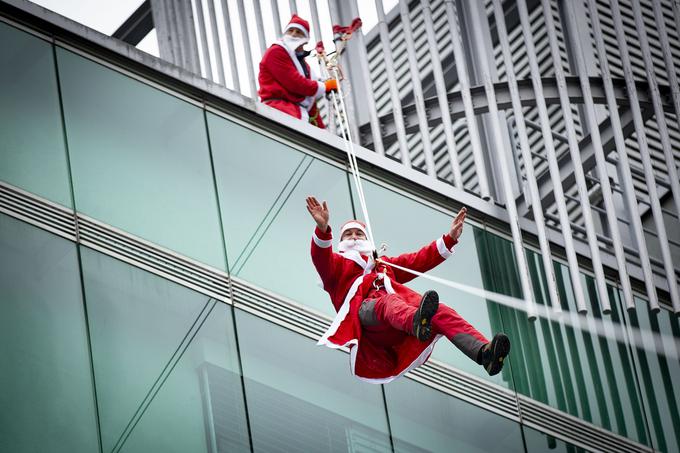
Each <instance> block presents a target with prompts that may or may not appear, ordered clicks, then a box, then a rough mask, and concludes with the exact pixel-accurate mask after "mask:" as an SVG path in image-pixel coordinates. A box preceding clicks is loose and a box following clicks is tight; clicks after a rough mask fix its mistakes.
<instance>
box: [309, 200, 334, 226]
mask: <svg viewBox="0 0 680 453" xmlns="http://www.w3.org/2000/svg"><path fill="white" fill-rule="evenodd" d="M307 211H309V214H310V215H311V216H312V218H313V219H314V221H315V222H316V226H317V227H319V229H320V230H321V231H323V232H324V233H325V232H326V230H327V229H328V219H329V217H330V215H329V213H328V205H327V204H326V202H325V201H324V202H323V204H321V203H319V201H318V200H317V199H316V198H314V197H307Z"/></svg>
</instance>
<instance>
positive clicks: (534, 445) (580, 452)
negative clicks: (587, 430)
mask: <svg viewBox="0 0 680 453" xmlns="http://www.w3.org/2000/svg"><path fill="white" fill-rule="evenodd" d="M522 431H524V442H525V443H526V450H527V453H542V452H546V451H549V452H550V453H553V452H554V453H585V452H586V451H588V450H584V449H583V448H579V447H576V446H574V445H571V444H569V443H567V442H564V441H563V440H559V439H556V438H554V437H553V436H550V435H548V434H544V433H542V432H540V431H536V430H535V429H531V428H528V427H526V426H524V425H523V426H522Z"/></svg>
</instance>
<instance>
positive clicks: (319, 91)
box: [314, 82, 326, 99]
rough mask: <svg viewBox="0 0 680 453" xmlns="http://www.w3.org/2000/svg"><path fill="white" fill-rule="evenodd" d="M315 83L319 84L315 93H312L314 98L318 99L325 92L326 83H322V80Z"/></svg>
mask: <svg viewBox="0 0 680 453" xmlns="http://www.w3.org/2000/svg"><path fill="white" fill-rule="evenodd" d="M316 83H318V84H319V88H317V89H316V94H315V95H314V99H318V98H320V97H321V96H323V95H324V94H325V93H326V84H325V83H323V82H316Z"/></svg>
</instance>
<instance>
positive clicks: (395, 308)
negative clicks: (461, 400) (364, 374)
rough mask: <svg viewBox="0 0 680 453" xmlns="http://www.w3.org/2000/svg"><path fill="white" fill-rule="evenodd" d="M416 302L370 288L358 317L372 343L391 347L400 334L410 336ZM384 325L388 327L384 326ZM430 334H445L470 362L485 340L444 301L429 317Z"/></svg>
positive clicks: (485, 342)
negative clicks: (430, 318) (430, 322)
mask: <svg viewBox="0 0 680 453" xmlns="http://www.w3.org/2000/svg"><path fill="white" fill-rule="evenodd" d="M414 295H415V294H414ZM419 305H420V298H418V297H408V298H404V297H402V296H401V295H399V294H388V293H387V292H386V291H384V290H373V291H371V292H370V293H369V294H368V296H367V298H366V300H364V302H363V303H362V304H361V308H360V310H359V319H360V320H361V325H362V327H363V328H364V331H365V332H366V333H367V334H368V336H370V337H371V339H372V341H373V342H375V343H378V344H383V345H385V346H391V345H392V344H393V343H394V342H395V341H399V340H398V338H399V337H400V336H401V335H403V333H406V334H408V335H413V316H414V315H415V313H416V311H417V310H418V307H419ZM388 326H389V327H392V329H385V327H388ZM394 329H396V330H397V331H399V333H398V334H397V332H394ZM395 334H396V335H395ZM432 334H433V335H443V336H445V337H446V338H448V339H449V340H450V341H451V342H452V343H453V344H454V345H455V346H456V347H457V348H458V349H460V350H461V351H462V352H463V353H464V354H465V355H467V356H468V357H470V358H471V359H472V360H474V361H477V355H478V353H479V350H480V348H481V347H482V346H484V345H485V344H487V343H488V342H489V340H487V339H486V338H485V337H484V335H482V334H481V333H480V332H479V331H478V330H477V329H475V328H474V327H473V326H472V325H471V324H470V323H468V322H467V321H466V320H465V319H463V317H462V316H460V315H459V314H458V313H457V312H456V311H455V310H454V309H453V308H451V307H449V306H447V305H444V304H440V305H439V309H438V310H437V313H436V314H435V315H434V316H433V317H432Z"/></svg>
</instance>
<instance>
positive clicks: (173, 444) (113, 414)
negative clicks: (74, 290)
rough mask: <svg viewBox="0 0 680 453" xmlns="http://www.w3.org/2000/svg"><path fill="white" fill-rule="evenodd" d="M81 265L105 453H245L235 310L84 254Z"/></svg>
mask: <svg viewBox="0 0 680 453" xmlns="http://www.w3.org/2000/svg"><path fill="white" fill-rule="evenodd" d="M82 262H83V275H84V278H85V298H86V303H87V309H88V317H89V322H90V335H91V343H92V355H93V364H94V374H95V382H96V385H97V397H98V401H99V415H100V424H101V432H102V444H103V446H104V450H105V451H138V452H148V451H164V452H172V451H174V452H187V451H191V452H199V451H209V448H213V447H216V446H221V448H222V449H221V450H220V451H226V450H229V451H248V450H249V446H248V435H247V429H246V422H245V410H244V404H243V394H242V387H241V384H240V377H239V371H238V370H239V368H238V358H237V353H236V346H235V340H234V334H233V332H232V330H231V326H232V320H231V314H230V309H229V308H228V307H227V306H226V305H224V304H223V303H221V302H217V301H215V300H214V299H211V298H209V297H207V296H204V295H202V294H198V293H195V292H193V291H191V290H189V289H187V288H184V287H182V286H179V285H177V284H175V283H172V282H169V281H167V280H164V279H162V278H160V277H157V276H155V275H152V274H149V273H147V272H145V271H143V270H140V269H137V268H134V267H132V266H129V265H127V264H125V263H122V262H120V261H117V260H115V259H113V258H110V257H107V256H105V255H102V254H100V253H97V252H94V251H92V250H89V249H87V248H83V249H82ZM168 433H171V434H168ZM225 433H228V435H225ZM210 446H212V447H210ZM210 451H214V449H213V450H210Z"/></svg>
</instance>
